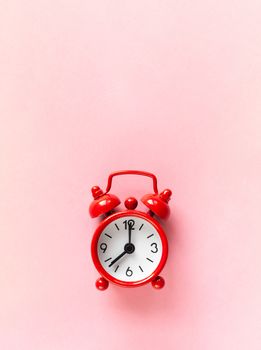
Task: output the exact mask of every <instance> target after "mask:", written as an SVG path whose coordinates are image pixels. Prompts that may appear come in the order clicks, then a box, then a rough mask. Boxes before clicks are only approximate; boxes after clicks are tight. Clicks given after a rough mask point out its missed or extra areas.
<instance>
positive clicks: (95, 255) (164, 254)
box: [91, 210, 168, 287]
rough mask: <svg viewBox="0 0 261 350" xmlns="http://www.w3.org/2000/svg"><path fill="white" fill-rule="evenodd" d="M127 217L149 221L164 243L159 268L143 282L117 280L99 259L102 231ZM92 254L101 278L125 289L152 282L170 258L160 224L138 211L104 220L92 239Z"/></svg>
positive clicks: (122, 213)
mask: <svg viewBox="0 0 261 350" xmlns="http://www.w3.org/2000/svg"><path fill="white" fill-rule="evenodd" d="M125 216H136V217H140V218H142V219H144V220H147V221H148V222H149V223H150V224H151V225H153V226H154V228H155V229H156V230H157V232H158V234H159V236H160V239H161V242H162V257H161V260H160V262H159V264H158V266H157V267H156V269H155V270H154V271H153V272H152V274H151V275H150V276H148V277H146V278H144V279H142V280H139V281H135V282H126V281H121V280H118V279H117V278H115V277H113V276H112V275H110V274H109V273H108V272H107V271H106V270H105V269H104V268H103V266H102V265H101V263H100V260H99V258H98V253H97V244H98V240H99V238H100V235H101V233H102V231H103V230H104V228H105V227H106V226H107V225H108V224H110V223H111V222H112V221H114V220H116V219H119V218H122V217H125ZM91 254H92V260H93V263H94V265H95V267H96V269H97V270H98V272H99V273H100V274H101V276H103V277H104V278H106V279H107V280H108V281H110V282H112V283H114V284H117V285H119V286H123V287H138V286H142V285H144V284H147V283H149V282H151V281H152V280H153V279H154V278H156V277H157V276H158V275H159V274H160V272H161V271H162V269H163V267H164V266H165V263H166V261H167V257H168V241H167V237H166V235H165V232H164V231H163V229H162V227H161V226H160V224H159V223H158V222H157V221H156V220H155V219H153V218H152V217H151V216H149V215H148V214H146V213H144V212H141V211H137V210H125V211H121V212H118V213H115V214H112V215H110V216H109V217H107V218H106V219H104V220H103V221H102V222H101V223H100V225H99V226H98V227H97V229H96V230H95V232H94V235H93V238H92V243H91Z"/></svg>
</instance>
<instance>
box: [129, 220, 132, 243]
mask: <svg viewBox="0 0 261 350" xmlns="http://www.w3.org/2000/svg"><path fill="white" fill-rule="evenodd" d="M131 230H132V227H131V225H130V224H129V243H131Z"/></svg>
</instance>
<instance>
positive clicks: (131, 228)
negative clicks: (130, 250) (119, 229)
mask: <svg viewBox="0 0 261 350" xmlns="http://www.w3.org/2000/svg"><path fill="white" fill-rule="evenodd" d="M133 226H134V221H133V220H129V221H128V228H129V244H131V231H132V230H133Z"/></svg>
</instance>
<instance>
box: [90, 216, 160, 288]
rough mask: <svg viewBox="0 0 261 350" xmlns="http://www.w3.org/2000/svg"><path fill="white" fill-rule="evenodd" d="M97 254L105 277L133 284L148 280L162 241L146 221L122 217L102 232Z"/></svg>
mask: <svg viewBox="0 0 261 350" xmlns="http://www.w3.org/2000/svg"><path fill="white" fill-rule="evenodd" d="M97 255H98V259H99V261H100V263H101V265H102V267H103V268H104V270H106V272H107V273H108V274H110V275H111V276H113V277H114V278H116V279H118V280H121V281H124V282H136V281H140V280H143V279H144V278H147V277H149V276H150V275H151V274H152V273H153V272H154V271H155V269H156V268H157V266H158V265H159V263H160V260H161V258H162V241H161V238H160V235H159V233H158V231H157V230H156V228H155V227H154V226H153V225H152V224H151V223H150V222H149V221H147V220H146V219H143V218H141V217H137V216H124V217H121V218H118V219H115V220H114V221H112V222H111V223H109V224H108V225H107V226H106V227H105V228H104V229H103V231H102V233H101V234H100V237H99V240H98V244H97Z"/></svg>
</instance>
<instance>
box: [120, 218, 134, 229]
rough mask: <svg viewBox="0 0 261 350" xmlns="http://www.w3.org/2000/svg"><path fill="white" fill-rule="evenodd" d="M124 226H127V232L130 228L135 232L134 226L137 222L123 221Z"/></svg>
mask: <svg viewBox="0 0 261 350" xmlns="http://www.w3.org/2000/svg"><path fill="white" fill-rule="evenodd" d="M123 224H124V226H125V230H127V229H128V228H129V227H130V228H131V229H132V230H134V228H133V227H134V225H135V221H134V220H132V219H131V220H124V221H123Z"/></svg>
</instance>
